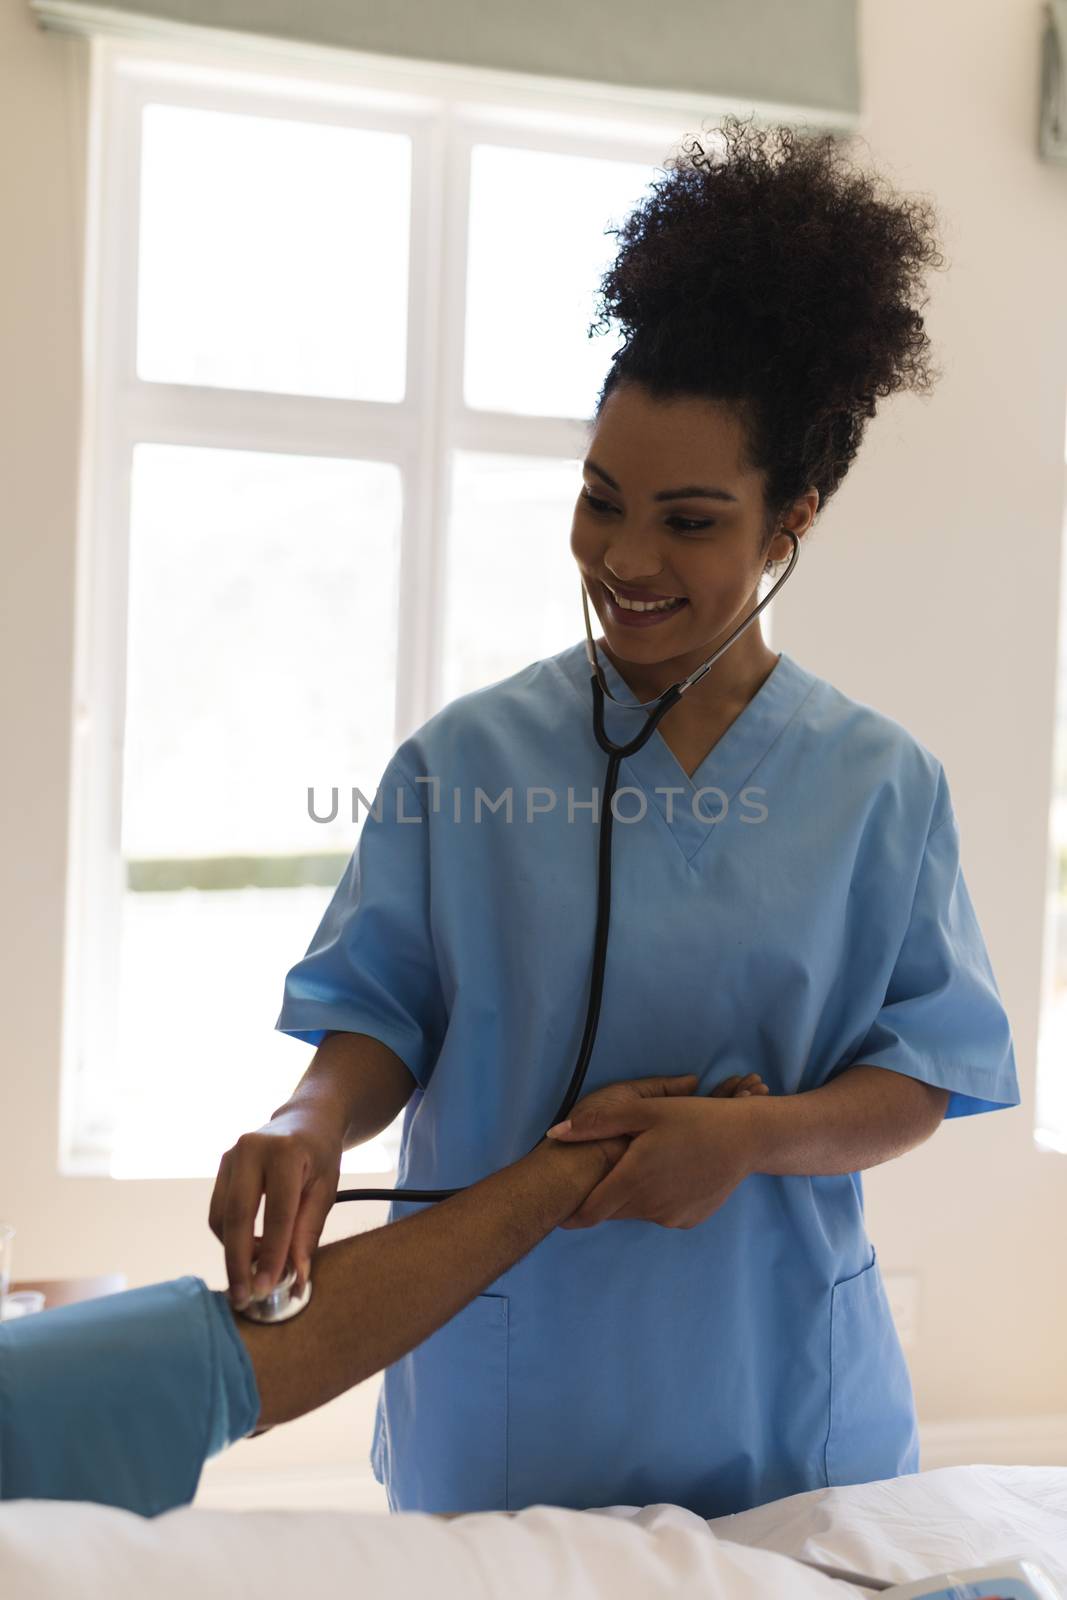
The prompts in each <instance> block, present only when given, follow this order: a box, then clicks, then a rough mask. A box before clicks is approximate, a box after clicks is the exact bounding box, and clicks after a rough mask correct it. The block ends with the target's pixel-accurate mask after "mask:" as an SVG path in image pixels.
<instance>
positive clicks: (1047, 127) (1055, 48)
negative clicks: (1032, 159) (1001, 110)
mask: <svg viewBox="0 0 1067 1600" xmlns="http://www.w3.org/2000/svg"><path fill="white" fill-rule="evenodd" d="M1039 142H1040V149H1041V155H1042V158H1043V159H1044V160H1045V161H1052V162H1062V163H1067V0H1048V4H1047V5H1046V7H1045V32H1044V36H1043V38H1042V41H1041V124H1040V134H1039Z"/></svg>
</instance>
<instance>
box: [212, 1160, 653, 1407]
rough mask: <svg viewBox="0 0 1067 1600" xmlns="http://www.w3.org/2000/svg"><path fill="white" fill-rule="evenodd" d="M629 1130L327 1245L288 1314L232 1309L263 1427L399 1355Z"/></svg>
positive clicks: (541, 1222) (544, 1226)
mask: <svg viewBox="0 0 1067 1600" xmlns="http://www.w3.org/2000/svg"><path fill="white" fill-rule="evenodd" d="M615 1145H618V1146H620V1147H621V1149H625V1146H626V1140H624V1139H620V1140H610V1141H605V1142H604V1143H603V1144H599V1143H597V1144H573V1145H568V1144H557V1143H556V1142H555V1141H553V1140H551V1139H546V1140H543V1141H542V1142H541V1144H539V1145H538V1146H537V1147H536V1149H534V1150H532V1151H531V1152H530V1154H529V1155H527V1156H523V1157H522V1159H521V1160H519V1161H516V1162H514V1163H513V1164H512V1165H511V1166H510V1167H505V1168H503V1170H502V1171H500V1172H496V1173H494V1174H493V1175H492V1176H491V1177H489V1178H485V1179H484V1180H483V1181H482V1182H481V1183H476V1184H474V1185H472V1187H471V1188H469V1189H464V1190H462V1191H461V1192H460V1193H459V1194H455V1195H452V1196H451V1197H450V1198H449V1199H447V1200H442V1201H438V1202H436V1203H434V1204H433V1205H431V1206H429V1207H428V1208H427V1209H426V1210H424V1211H420V1212H417V1213H416V1214H415V1215H414V1216H410V1217H403V1218H401V1219H400V1221H399V1222H393V1223H389V1224H387V1225H386V1226H384V1227H381V1228H375V1229H374V1230H373V1231H371V1232H369V1233H361V1234H357V1235H356V1237H354V1238H352V1239H343V1240H340V1241H338V1242H336V1243H334V1244H327V1245H323V1246H322V1248H321V1249H320V1250H319V1252H318V1254H317V1256H316V1257H315V1267H314V1272H313V1278H314V1293H313V1294H312V1297H311V1300H310V1302H309V1304H308V1306H307V1308H306V1310H304V1311H302V1312H301V1313H300V1314H299V1316H296V1317H294V1318H293V1319H292V1320H291V1321H290V1322H281V1323H275V1324H273V1325H269V1324H262V1323H254V1322H249V1321H247V1320H246V1319H245V1318H244V1317H241V1316H237V1317H235V1319H234V1320H235V1322H236V1325H237V1330H238V1332H239V1333H240V1335H241V1338H242V1340H243V1341H244V1344H245V1348H246V1349H247V1351H248V1354H249V1356H250V1358H251V1361H252V1366H253V1368H254V1369H255V1374H256V1383H257V1385H258V1388H259V1395H260V1401H261V1411H260V1416H259V1424H258V1426H259V1428H260V1429H263V1428H268V1427H272V1426H273V1425H274V1424H275V1423H278V1422H289V1421H291V1420H292V1418H293V1417H298V1416H301V1415H302V1414H303V1413H304V1412H305V1411H312V1410H314V1408H315V1407H316V1406H321V1405H324V1404H325V1403H326V1401H327V1400H332V1399H333V1398H334V1397H335V1396H336V1395H339V1394H341V1393H342V1391H343V1390H345V1389H350V1388H351V1387H352V1385H353V1384H357V1383H361V1382H362V1381H363V1379H364V1378H369V1377H371V1376H373V1374H374V1373H376V1372H378V1371H380V1370H381V1369H382V1368H383V1367H387V1366H389V1365H390V1364H391V1363H392V1362H394V1361H397V1360H399V1358H400V1357H401V1356H403V1355H406V1354H407V1353H408V1351H409V1350H413V1349H414V1348H415V1346H416V1345H418V1344H421V1343H422V1341H423V1340H424V1339H427V1338H429V1336H430V1334H431V1333H434V1332H436V1330H437V1329H438V1328H440V1327H441V1326H442V1325H443V1324H444V1323H445V1322H447V1321H448V1320H449V1319H450V1318H451V1317H454V1316H455V1314H456V1312H457V1311H460V1310H461V1309H462V1308H463V1307H464V1306H465V1305H466V1304H467V1303H468V1301H470V1300H473V1299H474V1297H475V1295H478V1294H481V1292H482V1291H483V1290H484V1289H485V1288H487V1287H488V1285H489V1284H491V1283H492V1282H493V1281H494V1279H496V1278H498V1277H499V1276H500V1275H501V1273H503V1272H506V1271H507V1269H508V1268H509V1267H511V1266H514V1264H515V1262H517V1261H519V1260H520V1259H521V1258H522V1257H523V1256H524V1255H526V1254H527V1252H528V1251H530V1250H532V1249H533V1247H534V1245H536V1244H537V1243H539V1242H540V1240H541V1239H543V1238H545V1236H546V1235H547V1234H549V1233H551V1232H552V1230H553V1229H554V1228H556V1227H558V1226H559V1224H560V1223H561V1222H563V1221H565V1219H566V1218H567V1217H570V1216H572V1215H573V1213H574V1212H575V1211H576V1210H577V1208H578V1207H579V1206H580V1205H581V1203H582V1201H583V1200H584V1199H585V1197H586V1195H588V1194H589V1193H590V1191H591V1190H592V1189H593V1188H594V1186H595V1185H596V1184H597V1183H599V1181H600V1179H601V1178H602V1177H603V1176H604V1175H605V1174H606V1173H607V1172H608V1171H609V1170H610V1168H611V1167H612V1165H613V1164H614V1161H615V1160H617V1159H618V1155H619V1154H620V1153H621V1149H620V1150H615V1149H613V1148H612V1147H613V1146H615Z"/></svg>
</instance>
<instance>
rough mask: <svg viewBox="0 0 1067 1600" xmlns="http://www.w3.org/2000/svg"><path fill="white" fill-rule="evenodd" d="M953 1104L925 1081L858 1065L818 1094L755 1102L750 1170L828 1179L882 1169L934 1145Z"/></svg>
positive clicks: (943, 1092) (942, 1091) (772, 1097)
mask: <svg viewBox="0 0 1067 1600" xmlns="http://www.w3.org/2000/svg"><path fill="white" fill-rule="evenodd" d="M948 1098H949V1093H948V1090H947V1089H936V1088H934V1087H932V1086H931V1085H930V1084H928V1083H923V1082H921V1081H920V1080H919V1079H918V1078H909V1077H906V1076H905V1075H904V1074H903V1073H899V1072H891V1071H889V1070H888V1069H886V1068H884V1067H869V1066H865V1065H862V1064H858V1065H856V1066H853V1067H849V1068H847V1069H846V1070H845V1071H844V1072H842V1073H840V1074H839V1075H838V1076H837V1077H836V1078H834V1079H833V1081H832V1082H831V1083H827V1084H824V1085H823V1086H822V1087H821V1088H819V1089H809V1090H808V1091H807V1092H806V1093H803V1094H790V1095H765V1096H763V1097H761V1098H759V1099H753V1100H751V1101H750V1102H748V1104H749V1106H750V1109H751V1113H752V1137H753V1149H752V1165H751V1171H753V1172H767V1173H773V1174H777V1175H781V1176H807V1177H828V1176H833V1175H835V1174H838V1173H845V1172H860V1171H862V1170H864V1169H865V1168H866V1167H876V1166H878V1165H880V1163H881V1162H883V1161H891V1160H893V1158H894V1157H895V1156H901V1155H904V1154H905V1152H906V1151H908V1150H912V1149H914V1148H915V1146H916V1145H919V1144H923V1143H924V1142H925V1141H926V1140H927V1139H929V1138H930V1137H931V1135H932V1134H933V1133H934V1131H935V1129H936V1128H937V1127H938V1125H939V1124H940V1122H941V1121H942V1119H943V1117H944V1114H945V1108H946V1106H947V1105H948Z"/></svg>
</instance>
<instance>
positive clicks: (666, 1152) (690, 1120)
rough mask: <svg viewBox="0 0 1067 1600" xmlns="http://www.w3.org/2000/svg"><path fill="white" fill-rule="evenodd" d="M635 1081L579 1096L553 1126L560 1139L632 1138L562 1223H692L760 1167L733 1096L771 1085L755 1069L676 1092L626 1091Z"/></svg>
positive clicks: (686, 1225)
mask: <svg viewBox="0 0 1067 1600" xmlns="http://www.w3.org/2000/svg"><path fill="white" fill-rule="evenodd" d="M653 1081H654V1080H653ZM674 1081H675V1082H677V1083H689V1084H691V1085H692V1086H693V1088H695V1086H696V1083H697V1079H696V1078H695V1077H694V1076H692V1075H690V1076H689V1077H688V1078H687V1079H676V1080H674ZM629 1087H630V1086H629V1085H627V1084H624V1083H620V1084H611V1085H610V1086H609V1087H608V1088H606V1089H597V1090H594V1092H593V1093H592V1094H590V1095H587V1096H586V1097H585V1099H584V1100H580V1101H579V1102H578V1104H577V1105H576V1106H575V1108H574V1111H573V1112H572V1113H571V1116H570V1119H569V1121H568V1122H566V1123H561V1124H559V1125H558V1127H557V1129H555V1130H551V1131H550V1133H549V1137H550V1138H553V1139H557V1140H559V1141H560V1142H575V1141H583V1140H590V1139H595V1140H598V1141H600V1142H601V1143H602V1144H607V1143H611V1144H614V1142H615V1140H617V1139H618V1138H619V1137H622V1138H625V1139H628V1140H629V1143H628V1144H627V1146H626V1147H625V1150H624V1151H623V1153H622V1155H621V1156H620V1157H619V1159H618V1160H617V1161H616V1163H615V1165H614V1166H613V1168H612V1170H611V1171H610V1172H609V1173H608V1174H607V1175H606V1176H605V1177H604V1178H603V1179H602V1180H601V1181H600V1183H598V1184H597V1186H596V1188H595V1189H593V1190H592V1192H591V1193H590V1194H589V1195H588V1196H587V1198H586V1199H585V1200H584V1201H583V1203H582V1205H581V1206H580V1207H579V1208H578V1210H577V1211H576V1212H575V1213H574V1215H573V1216H572V1217H570V1218H569V1219H568V1220H567V1221H566V1222H564V1223H562V1224H561V1226H562V1227H564V1228H592V1227H595V1226H596V1225H597V1223H599V1222H607V1221H609V1220H612V1221H622V1220H627V1219H628V1220H633V1221H643V1222H658V1223H659V1224H660V1225H661V1226H662V1227H667V1228H692V1227H695V1226H696V1224H697V1223H698V1222H703V1221H705V1220H706V1218H707V1217H709V1216H711V1214H712V1213H713V1212H714V1211H717V1210H718V1209H719V1207H720V1206H721V1205H723V1204H724V1202H725V1201H726V1200H727V1199H728V1198H729V1196H730V1195H731V1194H732V1193H733V1191H734V1189H736V1188H737V1186H738V1184H740V1183H741V1182H742V1181H743V1180H744V1179H745V1178H746V1177H747V1176H748V1175H749V1173H750V1172H751V1171H753V1170H754V1169H753V1160H754V1147H753V1144H752V1141H751V1123H750V1121H749V1117H748V1110H747V1107H745V1106H743V1105H740V1104H733V1103H732V1102H733V1101H740V1100H744V1099H746V1098H749V1097H751V1096H753V1095H757V1094H769V1093H770V1091H769V1089H768V1088H767V1085H766V1084H765V1083H763V1081H762V1079H760V1078H759V1077H758V1076H757V1075H756V1074H750V1075H749V1076H748V1077H746V1078H728V1079H726V1081H725V1082H723V1083H721V1084H717V1085H716V1087H715V1088H714V1089H713V1090H712V1091H711V1093H710V1094H709V1095H695V1094H693V1092H692V1090H691V1089H690V1090H689V1091H683V1097H672V1098H670V1099H662V1098H660V1099H651V1098H647V1097H645V1096H641V1095H633V1094H630V1095H627V1094H625V1093H624V1092H623V1091H625V1090H627V1089H628V1088H629ZM677 1094H678V1091H675V1095H677ZM713 1101H714V1102H718V1103H717V1104H713V1103H712V1102H713Z"/></svg>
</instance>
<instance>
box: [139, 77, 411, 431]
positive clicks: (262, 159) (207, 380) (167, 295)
mask: <svg viewBox="0 0 1067 1600" xmlns="http://www.w3.org/2000/svg"><path fill="white" fill-rule="evenodd" d="M410 200H411V141H410V139H409V138H408V137H407V136H406V135H405V134H398V133H384V132H377V131H374V130H367V129H363V128H342V127H334V126H330V125H327V124H320V123H313V122H296V121H293V120H290V119H286V118H281V117H254V116H243V115H236V114H234V113H232V112H222V111H199V110H194V109H191V108H188V107H185V106H168V105H150V106H146V107H145V108H144V121H143V146H142V164H141V234H140V258H139V301H138V335H137V372H138V375H139V376H140V377H141V378H145V379H150V380H153V381H156V382H164V383H190V384H203V385H208V386H223V387H230V388H238V389H262V390H269V391H274V392H280V393H285V394H313V395H325V396H332V397H334V398H338V399H359V400H390V401H397V400H402V399H403V397H404V367H405V360H406V347H407V294H408V233H409V224H408V218H409V212H410Z"/></svg>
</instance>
